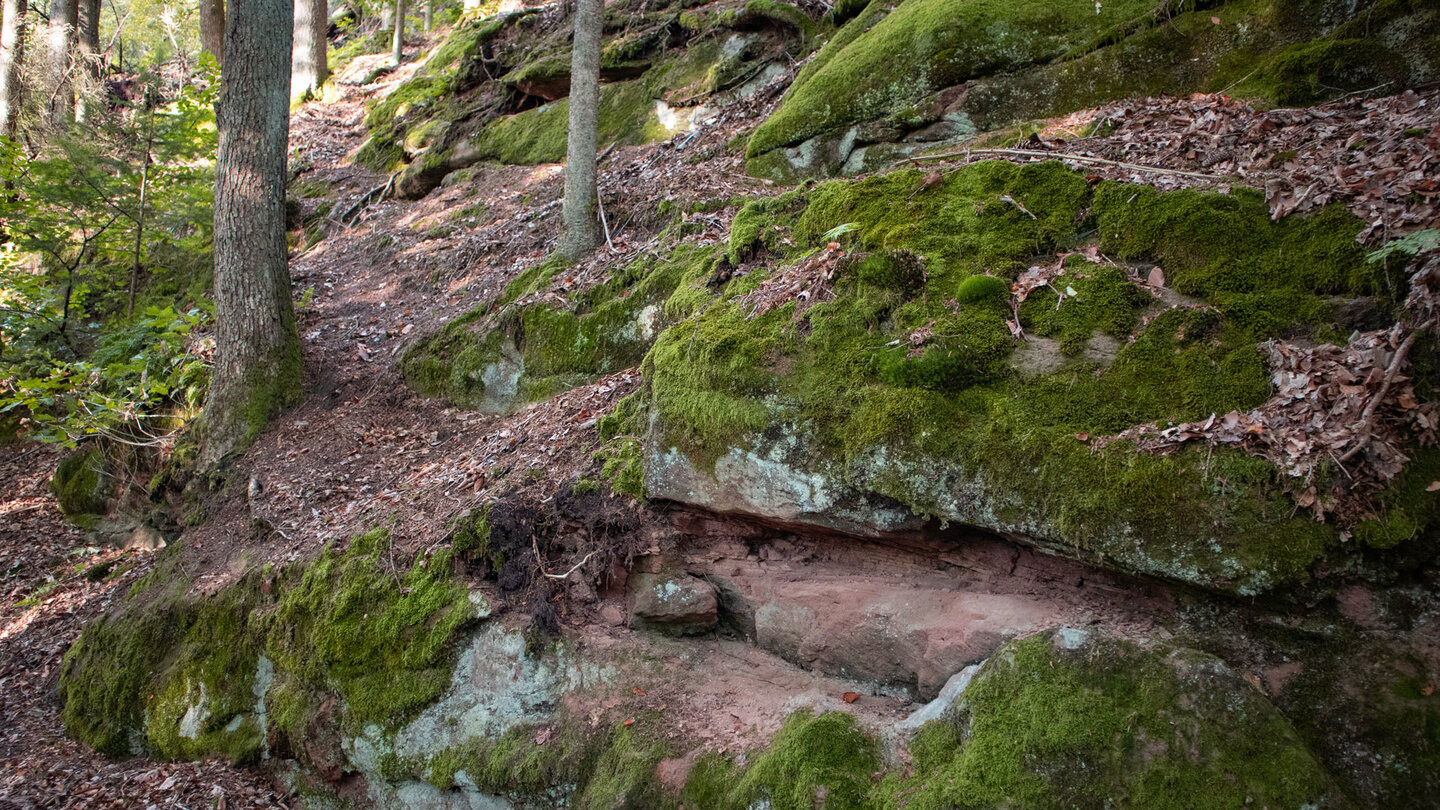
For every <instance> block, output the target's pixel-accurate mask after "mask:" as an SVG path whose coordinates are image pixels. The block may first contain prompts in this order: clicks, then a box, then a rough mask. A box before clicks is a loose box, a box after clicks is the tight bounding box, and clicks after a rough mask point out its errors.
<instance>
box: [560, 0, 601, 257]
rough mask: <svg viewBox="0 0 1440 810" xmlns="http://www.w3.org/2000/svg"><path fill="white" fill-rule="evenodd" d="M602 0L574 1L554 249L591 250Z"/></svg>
mask: <svg viewBox="0 0 1440 810" xmlns="http://www.w3.org/2000/svg"><path fill="white" fill-rule="evenodd" d="M604 12H605V2H604V0H577V3H576V8H575V46H574V50H573V51H572V53H571V62H570V132H569V136H568V141H567V142H566V149H565V205H564V221H565V234H564V236H562V237H561V240H560V253H562V254H564V255H565V256H567V257H569V258H571V259H579V258H581V257H583V256H586V255H588V254H589V253H590V251H592V250H594V249H595V238H596V229H595V149H596V147H597V146H598V144H597V139H598V134H597V132H596V127H597V126H598V122H599V106H600V26H601V24H602V22H603V17H604Z"/></svg>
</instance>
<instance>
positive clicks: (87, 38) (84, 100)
mask: <svg viewBox="0 0 1440 810" xmlns="http://www.w3.org/2000/svg"><path fill="white" fill-rule="evenodd" d="M76 22H77V30H76V40H75V58H76V59H77V60H78V61H79V63H80V69H79V70H78V71H77V72H76V74H75V75H76V76H77V77H78V78H77V80H76V86H75V119H76V120H77V121H91V120H94V119H95V118H96V113H97V111H98V110H99V109H100V108H99V106H98V105H96V104H95V103H93V101H92V97H93V96H94V95H95V94H96V93H97V92H98V91H99V85H100V0H80V2H79V3H78V4H77V13H76Z"/></svg>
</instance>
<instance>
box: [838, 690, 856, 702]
mask: <svg viewBox="0 0 1440 810" xmlns="http://www.w3.org/2000/svg"><path fill="white" fill-rule="evenodd" d="M840 699H841V700H843V701H845V702H846V703H854V702H855V701H857V700H859V699H860V693H859V692H846V693H845V694H843V695H841V696H840Z"/></svg>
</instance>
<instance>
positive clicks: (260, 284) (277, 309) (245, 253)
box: [200, 0, 301, 468]
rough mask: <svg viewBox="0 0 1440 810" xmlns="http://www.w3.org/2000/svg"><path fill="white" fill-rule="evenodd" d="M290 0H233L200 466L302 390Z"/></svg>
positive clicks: (231, 449)
mask: <svg viewBox="0 0 1440 810" xmlns="http://www.w3.org/2000/svg"><path fill="white" fill-rule="evenodd" d="M291 1H292V0H231V3H230V9H229V14H227V15H226V16H227V24H226V26H225V45H224V48H225V57H226V58H225V69H224V70H223V71H221V79H220V103H219V105H218V106H219V108H218V110H217V112H218V115H217V121H218V123H219V126H220V146H219V151H218V153H217V156H216V178H215V368H214V371H213V374H212V377H211V382H210V398H209V401H208V402H207V403H206V406H205V421H204V444H203V449H202V451H201V454H200V463H201V465H202V467H207V468H213V467H215V466H218V465H219V464H220V462H221V461H223V460H224V459H226V458H228V457H230V456H231V455H233V454H234V453H236V452H239V451H240V450H243V449H244V448H245V446H247V445H248V444H249V443H250V442H251V441H252V440H253V439H254V438H255V436H256V435H258V434H259V432H260V431H261V430H262V429H263V428H264V427H265V423H266V422H268V421H269V419H270V417H271V416H273V415H274V414H275V413H276V411H278V410H279V409H280V408H281V407H284V406H286V405H290V404H293V403H294V402H296V401H298V400H299V398H300V395H301V387H300V382H301V380H300V376H301V356H300V336H299V333H298V332H297V330H296V326H295V309H294V305H293V304H292V302H291V292H290V270H289V267H288V264H287V259H286V255H285V254H286V246H285V152H286V147H287V140H288V132H287V126H288V123H289V122H288V111H289V106H290V105H289V93H288V92H287V91H288V89H289V88H288V84H289V79H288V75H289V71H290V48H291V44H292V34H293V31H294V29H293V24H294V19H293V14H292V10H291V9H292V7H291Z"/></svg>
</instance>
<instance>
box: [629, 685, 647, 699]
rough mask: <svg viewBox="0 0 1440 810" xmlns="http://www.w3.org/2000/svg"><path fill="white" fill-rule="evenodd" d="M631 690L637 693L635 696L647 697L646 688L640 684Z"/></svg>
mask: <svg viewBox="0 0 1440 810" xmlns="http://www.w3.org/2000/svg"><path fill="white" fill-rule="evenodd" d="M630 691H631V692H634V693H635V697H645V690H644V689H641V688H640V687H638V686H637V687H635V688H634V689H631V690H630Z"/></svg>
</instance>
